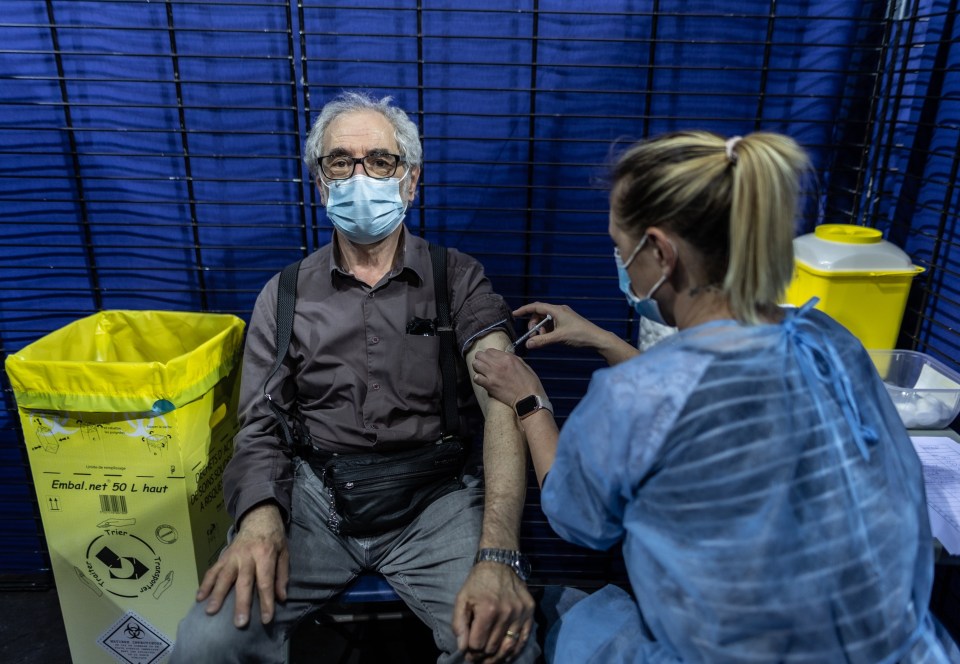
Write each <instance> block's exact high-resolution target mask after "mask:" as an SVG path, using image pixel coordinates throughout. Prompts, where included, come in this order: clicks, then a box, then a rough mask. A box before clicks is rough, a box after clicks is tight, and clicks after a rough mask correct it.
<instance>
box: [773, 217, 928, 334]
mask: <svg viewBox="0 0 960 664" xmlns="http://www.w3.org/2000/svg"><path fill="white" fill-rule="evenodd" d="M793 252H794V257H795V261H796V268H795V271H794V277H793V281H792V282H791V283H790V286H789V287H788V288H787V294H786V301H787V303H788V304H793V305H796V306H800V305H802V304H804V303H806V302H807V301H808V300H809V299H810V298H812V297H814V296H816V297H819V298H820V302H819V303H818V304H817V309H820V310H821V311H823V312H825V313H827V314H829V315H830V316H832V317H833V318H834V319H835V320H837V322H839V323H840V324H841V325H843V326H844V327H846V328H847V329H848V330H850V332H852V333H853V334H854V335H855V336H856V337H857V338H859V339H860V341H861V343H863V345H864V346H865V347H866V348H871V349H890V348H893V347H894V346H895V345H896V342H897V334H898V333H899V332H900V322H901V320H902V319H903V310H904V308H905V307H906V304H907V295H908V294H909V292H910V282H911V281H912V280H913V278H914V277H915V276H916V275H918V274H920V273H921V272H923V268H922V267H918V266H916V265H913V263H912V262H911V260H910V257H909V256H908V255H907V254H906V253H905V252H904V251H903V250H902V249H900V248H899V247H897V246H896V245H895V244H893V243H891V242H887V241H886V240H884V239H883V236H882V233H881V232H880V231H879V230H877V229H875V228H868V227H866V226H855V225H852V224H822V225H820V226H818V227H817V228H816V229H814V232H813V233H808V234H807V235H802V236H800V237H798V238H795V239H794V241H793Z"/></svg>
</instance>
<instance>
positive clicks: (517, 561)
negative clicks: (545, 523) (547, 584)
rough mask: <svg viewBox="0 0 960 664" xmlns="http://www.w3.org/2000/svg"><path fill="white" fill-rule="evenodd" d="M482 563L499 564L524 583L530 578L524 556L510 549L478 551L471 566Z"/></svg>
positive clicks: (528, 564)
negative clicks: (510, 570)
mask: <svg viewBox="0 0 960 664" xmlns="http://www.w3.org/2000/svg"><path fill="white" fill-rule="evenodd" d="M482 562H490V563H500V564H501V565H506V566H507V567H509V568H510V569H512V570H513V571H514V572H515V573H516V575H517V576H518V577H520V580H521V581H526V580H527V579H528V578H529V577H530V563H529V562H527V558H526V556H524V555H523V554H522V553H520V552H519V551H512V550H510V549H480V550H479V551H477V555H476V557H475V558H474V559H473V564H474V565H476V564H477V563H482Z"/></svg>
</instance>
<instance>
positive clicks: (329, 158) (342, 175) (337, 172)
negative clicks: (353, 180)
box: [317, 152, 403, 180]
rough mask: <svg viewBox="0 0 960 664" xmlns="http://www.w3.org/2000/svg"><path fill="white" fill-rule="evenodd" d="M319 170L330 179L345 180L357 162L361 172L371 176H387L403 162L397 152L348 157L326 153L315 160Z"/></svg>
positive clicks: (350, 174) (351, 173)
mask: <svg viewBox="0 0 960 664" xmlns="http://www.w3.org/2000/svg"><path fill="white" fill-rule="evenodd" d="M317 161H318V162H319V164H320V170H321V171H323V174H324V175H326V176H327V177H328V178H330V179H331V180H346V179H347V178H349V177H350V176H352V175H353V171H354V170H355V169H356V167H357V164H362V165H363V172H364V173H366V174H367V175H369V176H370V177H372V178H379V179H384V178H389V177H393V174H394V173H396V172H397V168H398V167H399V166H400V164H401V163H403V159H401V158H400V155H398V154H390V153H389V152H376V153H374V154H368V155H367V156H366V157H349V156H347V155H345V154H328V155H326V156H324V157H320V158H319V159H318V160H317Z"/></svg>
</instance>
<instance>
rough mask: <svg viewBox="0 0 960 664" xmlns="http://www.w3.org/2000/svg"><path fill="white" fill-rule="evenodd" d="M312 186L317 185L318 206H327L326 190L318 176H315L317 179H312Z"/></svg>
mask: <svg viewBox="0 0 960 664" xmlns="http://www.w3.org/2000/svg"><path fill="white" fill-rule="evenodd" d="M313 182H314V184H315V185H317V191H318V192H320V205H322V206H324V207H326V206H327V188H326V187H325V186H324V185H323V181H322V180H321V179H320V174H319V173H318V174H317V177H316V178H315V179H314V181H313Z"/></svg>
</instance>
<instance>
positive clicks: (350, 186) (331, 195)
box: [324, 171, 409, 244]
mask: <svg viewBox="0 0 960 664" xmlns="http://www.w3.org/2000/svg"><path fill="white" fill-rule="evenodd" d="M407 172H408V173H409V171H407ZM405 177H407V174H406V173H404V174H403V178H405ZM403 178H387V179H385V180H377V179H376V178H372V177H369V176H367V175H363V174H357V175H354V176H353V177H351V178H349V179H347V180H334V181H332V182H325V183H324V185H325V186H326V188H327V192H328V193H327V217H329V218H330V221H331V222H332V223H333V225H334V226H335V227H336V228H337V230H338V231H340V232H341V233H343V235H344V236H345V237H346V238H347V239H348V240H350V241H351V242H355V243H357V244H373V243H374V242H378V241H380V240H382V239H384V238H385V237H387V236H388V235H390V233H392V232H393V231H395V230H396V229H397V226H399V225H400V223H401V222H402V221H403V217H404V215H406V213H407V205H406V203H404V201H403V199H402V198H401V197H400V184H401V182H402V181H403Z"/></svg>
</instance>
